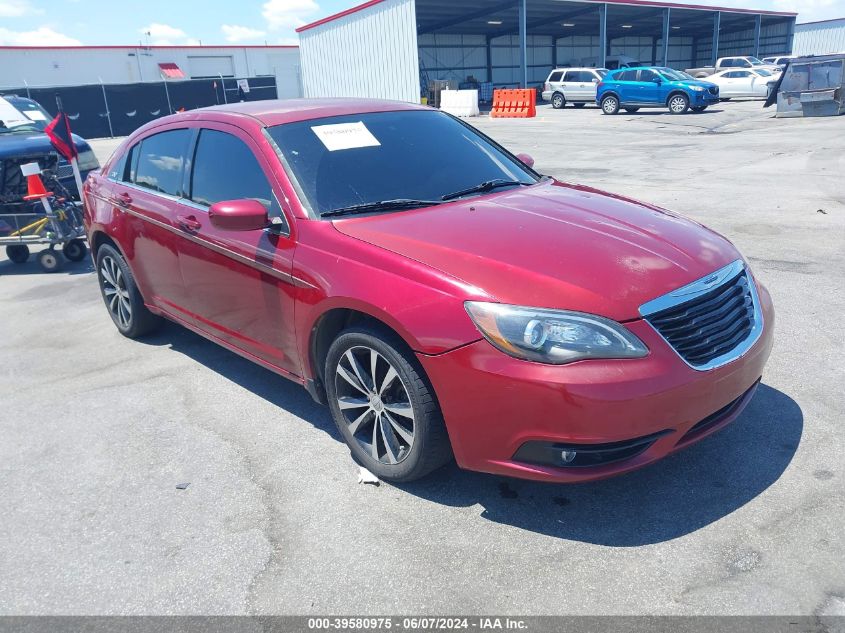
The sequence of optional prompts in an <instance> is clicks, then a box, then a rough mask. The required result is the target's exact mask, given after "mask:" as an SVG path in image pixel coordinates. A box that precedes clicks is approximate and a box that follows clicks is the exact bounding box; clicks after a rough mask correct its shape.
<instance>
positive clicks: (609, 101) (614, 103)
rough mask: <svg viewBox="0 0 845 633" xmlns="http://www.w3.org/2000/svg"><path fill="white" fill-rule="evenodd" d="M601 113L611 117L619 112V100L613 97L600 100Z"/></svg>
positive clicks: (609, 96)
mask: <svg viewBox="0 0 845 633" xmlns="http://www.w3.org/2000/svg"><path fill="white" fill-rule="evenodd" d="M601 111H602V113H604V114H608V115H612V114H616V113H617V112H619V99H617V98H616V97H615V96H614V95H608V96H606V97H604V98H603V99H602V100H601Z"/></svg>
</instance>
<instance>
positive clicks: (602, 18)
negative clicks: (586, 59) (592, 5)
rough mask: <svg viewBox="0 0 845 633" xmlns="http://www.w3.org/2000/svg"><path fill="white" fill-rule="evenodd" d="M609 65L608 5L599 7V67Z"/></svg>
mask: <svg viewBox="0 0 845 633" xmlns="http://www.w3.org/2000/svg"><path fill="white" fill-rule="evenodd" d="M605 65H607V5H606V4H601V5H599V59H598V67H599V68H604V67H605Z"/></svg>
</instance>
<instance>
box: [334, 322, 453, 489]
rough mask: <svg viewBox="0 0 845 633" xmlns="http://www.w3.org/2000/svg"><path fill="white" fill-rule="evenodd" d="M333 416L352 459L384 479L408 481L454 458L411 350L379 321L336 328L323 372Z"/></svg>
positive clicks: (434, 402)
mask: <svg viewBox="0 0 845 633" xmlns="http://www.w3.org/2000/svg"><path fill="white" fill-rule="evenodd" d="M323 375H324V379H325V380H324V382H325V385H326V393H327V396H328V400H329V407H330V408H331V412H332V418H333V419H334V422H335V424H336V425H337V428H338V430H339V431H340V434H341V436H342V437H343V439H344V441H345V442H346V444H347V446H349V449H350V451H351V452H352V456H353V457H354V459H355V460H356V461H357V462H359V463H360V464H362V465H363V466H364V467H365V468H367V469H368V470H369V471H370V472H372V473H373V474H374V475H376V476H377V477H378V478H379V479H383V480H384V481H396V482H400V481H412V480H414V479H419V478H420V477H423V476H424V475H427V474H428V473H430V472H431V471H433V470H435V469H436V468H439V467H440V466H443V465H444V464H445V463H447V462H448V461H449V460H450V459H451V457H452V449H451V445H450V444H449V436H448V434H447V433H446V425H445V424H444V422H443V416H442V414H441V412H440V407H439V406H438V404H437V400H436V399H435V397H434V390H433V388H432V387H431V385H430V384H429V382H428V380H427V379H426V377H425V373H424V372H423V369H422V366H420V364H419V362H418V361H417V359H416V357H415V356H414V354H413V353H412V352H411V351H410V350H408V348H407V346H406V345H405V344H404V343H403V342H402V341H401V340H400V339H398V338H397V337H396V336H395V335H394V334H392V333H391V332H389V331H387V330H385V329H382V328H379V327H377V326H366V325H364V326H360V327H353V328H350V329H347V330H345V331H344V332H341V333H340V335H339V336H338V337H337V338H336V339H335V340H334V342H333V343H332V344H331V347H330V348H329V351H328V354H327V356H326V365H325V372H324V374H323Z"/></svg>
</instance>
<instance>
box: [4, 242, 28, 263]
mask: <svg viewBox="0 0 845 633" xmlns="http://www.w3.org/2000/svg"><path fill="white" fill-rule="evenodd" d="M6 257H8V258H9V260H10V261H11V262H13V263H15V264H25V263H26V261H27V260H28V259H29V247H28V246H27V245H26V244H12V245H10V246H7V247H6Z"/></svg>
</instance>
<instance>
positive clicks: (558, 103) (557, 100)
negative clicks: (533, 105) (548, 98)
mask: <svg viewBox="0 0 845 633" xmlns="http://www.w3.org/2000/svg"><path fill="white" fill-rule="evenodd" d="M552 106H553V107H555V108H557V109H560V108H562V107H563V97H561V96H560V95H555V96H554V97H552Z"/></svg>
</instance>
